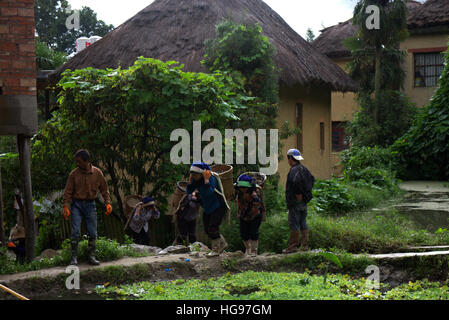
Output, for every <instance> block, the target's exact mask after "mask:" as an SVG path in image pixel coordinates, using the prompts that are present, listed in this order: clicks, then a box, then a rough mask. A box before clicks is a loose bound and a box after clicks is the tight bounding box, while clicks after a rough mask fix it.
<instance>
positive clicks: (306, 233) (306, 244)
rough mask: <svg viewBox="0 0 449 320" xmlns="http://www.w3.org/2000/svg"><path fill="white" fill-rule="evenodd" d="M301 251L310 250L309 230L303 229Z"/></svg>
mask: <svg viewBox="0 0 449 320" xmlns="http://www.w3.org/2000/svg"><path fill="white" fill-rule="evenodd" d="M300 250H301V251H309V230H301V249H300Z"/></svg>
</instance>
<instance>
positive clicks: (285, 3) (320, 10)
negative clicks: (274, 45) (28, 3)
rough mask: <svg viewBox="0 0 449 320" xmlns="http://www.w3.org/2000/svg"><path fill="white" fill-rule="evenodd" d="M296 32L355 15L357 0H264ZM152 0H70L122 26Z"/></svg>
mask: <svg viewBox="0 0 449 320" xmlns="http://www.w3.org/2000/svg"><path fill="white" fill-rule="evenodd" d="M264 1H265V2H266V3H267V4H268V5H269V6H270V7H271V8H272V9H273V10H274V11H276V12H277V13H278V14H279V15H280V16H281V17H282V18H283V19H284V20H285V21H286V22H287V23H288V24H289V25H290V26H291V27H292V28H293V29H294V30H295V31H296V32H298V33H299V34H300V35H301V36H302V37H304V38H305V36H306V31H307V28H311V29H312V30H313V31H314V33H315V35H316V36H318V35H319V34H320V32H319V30H321V29H323V26H324V27H329V26H332V25H334V24H336V23H338V22H343V21H346V20H347V19H349V18H350V17H352V11H353V8H354V5H355V3H356V2H357V0H312V1H310V0H264ZM152 2H153V0H128V1H123V0H69V3H70V4H71V5H72V9H80V8H81V7H82V6H87V7H91V8H92V9H93V10H94V11H95V12H96V13H97V15H98V18H99V19H101V20H103V21H105V22H106V23H108V24H113V25H114V26H115V27H117V26H119V25H120V24H122V23H123V22H125V21H126V20H127V19H129V18H131V17H132V16H134V15H135V14H136V13H138V12H139V11H140V10H142V9H144V8H145V7H146V6H148V5H150V4H151V3H152Z"/></svg>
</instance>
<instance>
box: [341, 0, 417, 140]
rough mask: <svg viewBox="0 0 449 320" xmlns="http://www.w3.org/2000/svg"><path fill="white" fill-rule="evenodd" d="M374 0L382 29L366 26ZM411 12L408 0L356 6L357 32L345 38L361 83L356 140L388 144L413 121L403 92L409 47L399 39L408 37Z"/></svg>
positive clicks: (353, 127) (364, 0)
mask: <svg viewBox="0 0 449 320" xmlns="http://www.w3.org/2000/svg"><path fill="white" fill-rule="evenodd" d="M370 5H375V6H377V7H378V8H379V13H380V16H379V21H380V28H379V29H368V28H367V21H368V20H369V17H370V15H371V13H369V11H368V13H367V12H366V8H367V7H368V6H370ZM406 18H407V7H406V5H405V3H404V1H403V0H359V2H358V3H357V5H356V7H355V9H354V17H353V23H354V25H355V26H356V27H357V28H358V34H357V36H355V37H352V38H348V39H346V40H345V41H344V42H343V44H344V45H345V46H346V47H348V48H349V49H350V50H351V53H352V58H353V60H352V62H351V63H349V65H348V68H349V74H350V76H351V77H352V78H353V79H355V80H357V81H358V82H359V84H360V85H359V92H358V101H359V105H360V111H359V112H358V113H357V114H356V115H355V118H354V121H353V122H352V123H351V124H350V125H349V127H348V129H349V132H350V134H351V136H352V138H353V141H352V142H353V144H354V145H358V146H375V145H382V146H388V145H390V144H391V143H392V142H394V141H395V139H397V137H399V136H400V135H401V134H403V133H404V132H405V131H406V130H407V129H408V128H409V126H410V121H411V120H410V119H411V118H412V116H413V114H414V112H415V107H414V105H413V104H412V103H411V102H410V100H409V99H408V98H407V97H406V96H405V95H404V94H402V93H401V92H400V89H401V88H402V87H403V84H404V79H405V72H404V71H403V69H402V64H403V61H404V58H405V56H406V53H405V51H403V50H401V49H400V48H399V43H400V42H401V41H403V40H404V39H406V38H407V37H408V31H407V23H406Z"/></svg>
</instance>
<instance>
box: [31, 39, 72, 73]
mask: <svg viewBox="0 0 449 320" xmlns="http://www.w3.org/2000/svg"><path fill="white" fill-rule="evenodd" d="M66 61H67V54H66V53H65V52H59V51H56V50H53V49H52V48H50V47H49V46H48V45H47V44H46V43H43V42H41V41H40V40H39V38H38V39H36V65H37V70H38V71H39V70H55V69H56V68H58V67H59V66H61V65H62V64H64V63H65V62H66Z"/></svg>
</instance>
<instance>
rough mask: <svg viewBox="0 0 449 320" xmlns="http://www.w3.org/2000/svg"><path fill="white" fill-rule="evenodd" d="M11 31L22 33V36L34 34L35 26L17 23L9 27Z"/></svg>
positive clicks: (12, 32)
mask: <svg viewBox="0 0 449 320" xmlns="http://www.w3.org/2000/svg"><path fill="white" fill-rule="evenodd" d="M9 32H10V33H11V34H20V35H22V36H24V37H25V36H27V35H30V34H32V35H34V33H33V27H32V26H31V25H30V26H28V25H20V24H16V25H12V26H10V27H9Z"/></svg>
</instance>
